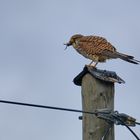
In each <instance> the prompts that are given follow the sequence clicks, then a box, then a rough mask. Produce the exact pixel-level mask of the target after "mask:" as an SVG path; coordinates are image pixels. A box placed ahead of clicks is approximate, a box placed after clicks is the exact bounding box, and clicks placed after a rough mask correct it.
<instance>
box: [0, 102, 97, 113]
mask: <svg viewBox="0 0 140 140" xmlns="http://www.w3.org/2000/svg"><path fill="white" fill-rule="evenodd" d="M0 103H5V104H13V105H20V106H30V107H37V108H45V109H53V110H62V111H70V112H79V113H87V114H95V115H96V114H97V112H89V111H82V110H77V109H69V108H61V107H54V106H45V105H38V104H30V103H22V102H14V101H6V100H0Z"/></svg>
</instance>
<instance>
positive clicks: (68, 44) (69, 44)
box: [64, 42, 72, 50]
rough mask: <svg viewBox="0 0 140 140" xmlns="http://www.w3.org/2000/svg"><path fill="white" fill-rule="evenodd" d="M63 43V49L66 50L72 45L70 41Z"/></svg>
mask: <svg viewBox="0 0 140 140" xmlns="http://www.w3.org/2000/svg"><path fill="white" fill-rule="evenodd" d="M64 45H66V48H65V49H64V50H66V49H67V48H68V47H69V46H71V45H72V43H70V42H68V43H64Z"/></svg>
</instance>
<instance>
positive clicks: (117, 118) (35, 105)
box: [0, 100, 140, 140]
mask: <svg viewBox="0 0 140 140" xmlns="http://www.w3.org/2000/svg"><path fill="white" fill-rule="evenodd" d="M0 103H5V104H14V105H20V106H30V107H37V108H45V109H54V110H61V111H70V112H79V113H86V114H92V115H96V116H97V117H98V115H99V114H101V115H105V117H103V116H102V118H103V119H105V118H106V117H107V116H106V114H108V117H109V116H113V117H114V118H115V119H116V120H118V121H120V122H121V124H122V125H124V126H126V127H127V129H128V130H129V131H130V132H131V133H132V134H133V135H134V136H135V138H136V139H137V140H140V138H139V137H138V136H137V135H136V134H135V133H134V131H133V130H132V129H131V128H130V127H129V126H128V125H127V124H126V123H125V122H124V121H123V120H122V119H120V117H118V116H117V115H116V114H114V113H111V112H110V111H98V110H96V111H95V112H90V111H82V110H77V109H69V108H61V107H53V106H45V105H37V104H30V103H22V102H14V101H6V100H0ZM99 118H101V116H100V115H99ZM106 119H107V118H106ZM106 119H105V120H106ZM109 119H110V118H109ZM107 120H108V119H107ZM135 123H136V124H138V125H140V123H138V122H135Z"/></svg>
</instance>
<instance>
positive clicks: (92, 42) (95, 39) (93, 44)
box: [78, 36, 116, 55]
mask: <svg viewBox="0 0 140 140" xmlns="http://www.w3.org/2000/svg"><path fill="white" fill-rule="evenodd" d="M78 44H79V46H81V48H83V50H85V51H86V52H88V53H90V54H92V55H102V53H103V52H104V51H110V52H114V51H116V49H115V47H113V46H112V45H111V44H110V43H109V42H108V41H107V40H106V39H105V38H103V37H99V36H84V37H82V38H80V39H79V43H78Z"/></svg>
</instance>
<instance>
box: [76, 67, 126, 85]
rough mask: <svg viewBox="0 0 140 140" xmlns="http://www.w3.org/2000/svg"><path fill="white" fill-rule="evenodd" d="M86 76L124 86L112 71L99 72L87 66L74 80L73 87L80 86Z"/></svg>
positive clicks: (122, 81) (121, 80)
mask: <svg viewBox="0 0 140 140" xmlns="http://www.w3.org/2000/svg"><path fill="white" fill-rule="evenodd" d="M86 74H90V75H92V76H93V77H95V78H97V79H99V80H102V81H105V82H111V83H119V84H122V83H123V84H124V83H125V81H124V80H123V79H122V78H120V77H119V76H118V75H117V74H116V72H113V71H107V70H100V69H97V68H95V67H93V66H87V65H85V67H84V68H83V71H82V72H80V73H79V74H78V75H77V76H76V77H75V78H74V79H73V82H74V84H75V85H77V86H81V84H82V78H83V77H84V76H85V75H86Z"/></svg>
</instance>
